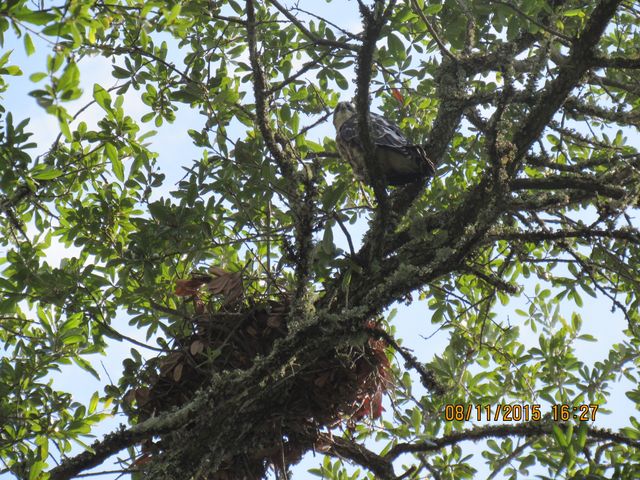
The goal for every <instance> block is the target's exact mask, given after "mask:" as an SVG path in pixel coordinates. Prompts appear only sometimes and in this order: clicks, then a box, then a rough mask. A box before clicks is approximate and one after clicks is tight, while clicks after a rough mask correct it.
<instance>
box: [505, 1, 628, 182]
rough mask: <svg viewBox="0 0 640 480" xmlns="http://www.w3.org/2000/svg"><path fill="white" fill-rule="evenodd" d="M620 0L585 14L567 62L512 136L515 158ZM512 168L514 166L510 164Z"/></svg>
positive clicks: (579, 68)
mask: <svg viewBox="0 0 640 480" xmlns="http://www.w3.org/2000/svg"><path fill="white" fill-rule="evenodd" d="M620 3H622V0H602V1H601V2H600V3H599V4H598V5H597V6H596V8H595V9H594V11H593V12H592V13H591V15H590V17H589V21H588V22H587V25H586V27H585V28H584V30H583V31H582V33H581V34H580V36H579V37H578V38H577V39H576V40H575V41H574V43H573V47H572V49H571V54H570V55H569V58H568V59H567V62H566V63H565V64H564V65H562V67H560V71H559V73H558V76H557V77H556V78H555V80H553V81H552V82H551V83H549V84H548V85H547V87H546V88H545V89H544V91H543V92H542V94H541V95H540V99H539V101H538V104H537V105H536V107H534V108H533V110H532V111H531V112H530V113H529V115H528V117H527V120H526V121H525V122H524V125H523V126H522V127H521V128H520V129H519V131H518V132H517V133H516V135H515V137H514V143H515V145H516V146H517V149H518V152H517V158H522V157H523V156H524V155H525V154H526V152H527V151H528V150H529V147H531V145H532V144H533V142H534V141H535V140H536V139H537V138H538V137H539V136H540V134H541V133H542V131H543V130H544V128H545V127H546V125H547V124H548V123H549V121H550V120H551V118H552V117H553V115H554V114H555V113H556V111H557V110H558V108H560V106H561V105H562V103H563V102H564V101H565V99H566V98H567V95H569V92H571V90H573V89H574V88H575V86H576V85H577V84H578V82H579V81H580V78H581V77H582V75H584V73H585V72H586V71H587V70H588V68H589V67H590V66H591V64H592V61H593V51H594V49H595V47H596V45H597V44H598V41H599V40H600V37H601V36H602V34H603V33H604V31H605V29H606V28H607V25H608V23H609V21H610V20H611V18H612V17H613V15H614V14H615V12H616V9H617V7H618V6H619V5H620ZM512 168H514V169H515V165H514V166H513V167H512Z"/></svg>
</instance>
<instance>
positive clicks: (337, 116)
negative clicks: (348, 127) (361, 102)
mask: <svg viewBox="0 0 640 480" xmlns="http://www.w3.org/2000/svg"><path fill="white" fill-rule="evenodd" d="M355 114H356V107H355V106H354V105H353V103H351V102H339V103H338V105H336V109H335V110H334V112H333V126H334V127H336V131H338V130H340V127H341V126H342V124H343V123H344V122H346V121H347V120H349V119H350V118H351V117H352V116H354V115H355Z"/></svg>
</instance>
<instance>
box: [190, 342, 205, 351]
mask: <svg viewBox="0 0 640 480" xmlns="http://www.w3.org/2000/svg"><path fill="white" fill-rule="evenodd" d="M189 351H190V352H191V355H198V354H199V353H202V352H203V351H204V342H203V341H202V340H194V341H193V343H192V344H191V346H190V347H189Z"/></svg>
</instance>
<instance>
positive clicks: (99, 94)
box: [93, 83, 111, 112]
mask: <svg viewBox="0 0 640 480" xmlns="http://www.w3.org/2000/svg"><path fill="white" fill-rule="evenodd" d="M93 99H94V100H95V101H96V103H97V104H98V105H100V107H101V108H102V109H103V110H105V111H106V112H111V95H109V92H107V91H106V90H105V89H104V88H102V87H101V86H100V85H98V84H97V83H95V84H94V85H93Z"/></svg>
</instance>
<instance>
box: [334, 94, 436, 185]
mask: <svg viewBox="0 0 640 480" xmlns="http://www.w3.org/2000/svg"><path fill="white" fill-rule="evenodd" d="M333 125H334V127H335V128H336V145H337V147H338V153H339V154H340V156H341V157H342V158H343V159H344V160H346V161H347V162H349V164H350V165H351V169H352V170H353V174H354V176H355V177H356V178H357V179H358V180H360V181H361V182H364V183H369V184H370V181H369V180H370V179H369V176H368V175H367V170H366V165H367V164H366V162H365V158H364V148H363V146H362V143H361V141H360V133H359V131H358V118H357V114H356V108H355V106H354V105H353V103H351V102H339V103H338V105H337V106H336V108H335V110H334V112H333ZM369 127H370V131H371V140H372V142H373V146H374V151H375V161H376V162H378V164H379V165H380V167H381V169H382V172H384V175H385V177H386V179H387V184H388V185H391V186H401V185H407V184H409V183H414V182H417V181H420V180H421V179H424V178H425V177H428V176H433V175H434V174H435V166H434V164H433V162H432V161H431V160H430V159H429V157H428V156H427V153H426V151H425V149H424V148H423V147H422V146H421V145H415V144H413V143H411V142H410V141H409V140H408V139H407V137H405V136H404V134H403V133H402V130H400V128H399V127H398V126H397V125H396V124H395V123H392V122H390V121H389V120H387V119H386V118H384V117H383V116H381V115H378V114H375V113H369Z"/></svg>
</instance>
